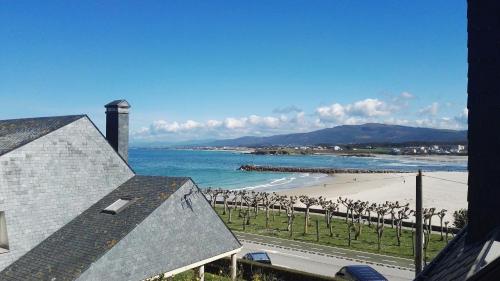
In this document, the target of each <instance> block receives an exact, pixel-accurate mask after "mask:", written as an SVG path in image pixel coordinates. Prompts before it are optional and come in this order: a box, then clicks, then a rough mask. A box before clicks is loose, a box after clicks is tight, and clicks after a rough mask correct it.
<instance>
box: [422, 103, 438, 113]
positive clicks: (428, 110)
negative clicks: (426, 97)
mask: <svg viewBox="0 0 500 281" xmlns="http://www.w3.org/2000/svg"><path fill="white" fill-rule="evenodd" d="M438 111H439V104H438V103H437V102H433V103H432V104H431V105H428V106H426V107H424V108H422V109H420V110H419V111H418V113H419V114H420V115H432V116H436V115H437V114H438Z"/></svg>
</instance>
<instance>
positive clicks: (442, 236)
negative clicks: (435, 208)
mask: <svg viewBox="0 0 500 281" xmlns="http://www.w3.org/2000/svg"><path fill="white" fill-rule="evenodd" d="M446 212H447V210H446V209H441V211H439V212H437V216H438V218H439V225H440V226H441V241H443V240H444V235H443V230H444V229H443V220H444V217H445V216H446Z"/></svg>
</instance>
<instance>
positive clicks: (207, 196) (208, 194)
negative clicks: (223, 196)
mask: <svg viewBox="0 0 500 281" xmlns="http://www.w3.org/2000/svg"><path fill="white" fill-rule="evenodd" d="M203 194H204V195H205V199H207V200H208V202H209V203H210V206H212V198H213V197H214V194H213V190H212V188H211V187H209V188H206V189H204V190H203Z"/></svg>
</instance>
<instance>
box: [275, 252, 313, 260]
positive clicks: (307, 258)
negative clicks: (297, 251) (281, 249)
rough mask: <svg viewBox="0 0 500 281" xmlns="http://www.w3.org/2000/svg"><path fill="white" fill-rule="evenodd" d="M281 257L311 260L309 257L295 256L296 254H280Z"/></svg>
mask: <svg viewBox="0 0 500 281" xmlns="http://www.w3.org/2000/svg"><path fill="white" fill-rule="evenodd" d="M278 254H279V255H283V256H290V257H295V258H301V259H305V260H310V259H311V258H309V257H305V256H300V255H294V254H288V253H278Z"/></svg>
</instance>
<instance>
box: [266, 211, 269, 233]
mask: <svg viewBox="0 0 500 281" xmlns="http://www.w3.org/2000/svg"><path fill="white" fill-rule="evenodd" d="M268 228H269V207H268V206H266V229H268Z"/></svg>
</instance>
